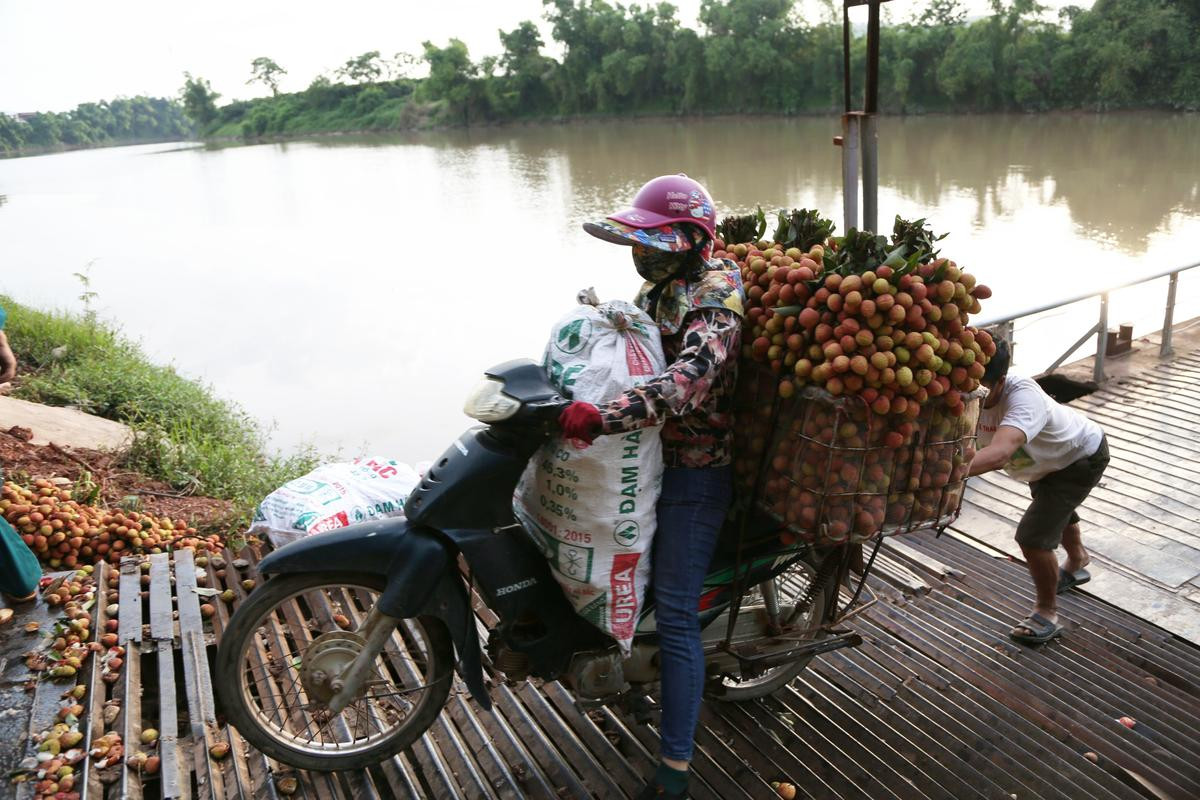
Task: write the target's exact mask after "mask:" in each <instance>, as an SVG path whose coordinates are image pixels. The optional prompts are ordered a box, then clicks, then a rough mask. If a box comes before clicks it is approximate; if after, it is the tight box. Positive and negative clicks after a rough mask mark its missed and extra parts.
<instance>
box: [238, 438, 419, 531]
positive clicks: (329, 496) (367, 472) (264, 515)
mask: <svg viewBox="0 0 1200 800" xmlns="http://www.w3.org/2000/svg"><path fill="white" fill-rule="evenodd" d="M419 481H420V477H419V476H418V475H417V473H416V472H415V471H414V470H413V468H412V467H410V466H408V465H407V464H404V463H402V462H400V461H395V460H393V459H389V458H379V457H375V458H358V459H355V460H354V461H352V462H350V463H334V464H323V465H321V466H319V467H317V468H316V469H315V470H313V471H312V472H310V473H308V474H307V475H305V476H304V477H302V478H296V479H295V480H292V481H288V482H287V483H285V484H284V485H283V486H281V487H279V488H278V489H276V490H275V491H273V492H271V493H270V494H269V495H267V496H266V498H265V499H264V500H263V501H262V502H261V503H259V504H258V508H257V509H256V510H255V512H254V521H253V522H252V523H251V525H250V533H265V534H267V535H268V536H269V537H270V539H271V542H272V543H273V544H274V545H276V546H277V547H278V546H282V545H284V544H287V543H288V542H290V541H293V540H295V539H299V538H301V537H303V536H308V535H309V534H313V533H320V532H321V531H329V530H333V529H334V528H342V527H345V526H346V525H353V524H354V523H356V522H365V521H367V520H372V519H380V518H383V517H398V516H402V515H403V514H404V501H405V500H406V499H407V498H408V495H409V492H411V491H412V490H413V487H414V486H416V485H417V483H418V482H419Z"/></svg>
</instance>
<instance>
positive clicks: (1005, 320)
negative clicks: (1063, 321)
mask: <svg viewBox="0 0 1200 800" xmlns="http://www.w3.org/2000/svg"><path fill="white" fill-rule="evenodd" d="M1196 267H1200V261H1197V262H1196V263H1194V264H1188V265H1186V266H1182V267H1171V268H1168V269H1163V270H1159V271H1157V272H1151V273H1149V274H1146V275H1142V276H1140V277H1138V278H1135V279H1133V280H1131V281H1126V282H1124V283H1119V284H1116V285H1114V286H1109V287H1108V288H1107V289H1101V290H1099V291H1094V292H1088V293H1086V294H1080V295H1076V296H1075V297H1068V298H1066V299H1063V300H1056V301H1054V302H1052V303H1046V304H1044V305H1040V306H1034V307H1033V308H1028V309H1025V310H1023V311H1017V312H1015V313H1011V314H1004V315H1001V316H994V317H986V316H985V317H983V318H981V319H979V320H972V323H973V324H974V325H975V326H976V327H978V328H998V329H999V330H1000V334H1001V335H1002V336H1003V337H1004V338H1006V339H1008V340H1009V341H1010V342H1011V341H1012V336H1013V323H1014V322H1015V321H1016V320H1018V319H1021V318H1023V317H1030V316H1033V315H1034V314H1041V313H1042V312H1044V311H1050V310H1052V309H1055V308H1061V307H1063V306H1069V305H1072V304H1073V303H1078V302H1081V301H1083V300H1088V299H1090V298H1093V297H1099V298H1100V319H1099V320H1098V321H1097V322H1096V324H1095V325H1093V326H1092V327H1091V328H1089V329H1088V331H1087V332H1086V333H1084V334H1083V336H1080V337H1079V339H1078V340H1076V342H1075V343H1074V344H1072V345H1071V346H1070V347H1068V348H1067V349H1066V351H1065V352H1064V353H1063V354H1062V355H1061V356H1059V357H1058V359H1057V360H1055V362H1054V363H1053V364H1051V365H1050V367H1049V369H1047V370H1046V372H1047V373H1050V372H1054V370H1056V369H1058V368H1059V367H1060V366H1062V363H1063V362H1064V361H1066V360H1067V359H1068V358H1070V356H1071V354H1072V353H1074V352H1075V350H1076V349H1078V348H1079V347H1080V346H1081V345H1083V344H1084V343H1085V342H1087V340H1088V338H1090V337H1091V336H1092V335H1093V334H1095V336H1096V359H1095V363H1094V365H1093V368H1092V379H1093V380H1094V381H1095V382H1096V383H1101V382H1102V381H1103V380H1104V379H1105V375H1104V358H1105V355H1106V354H1107V350H1108V335H1107V334H1108V295H1109V294H1110V293H1112V292H1115V291H1119V290H1120V289H1126V288H1128V287H1130V286H1136V285H1138V284H1140V283H1146V282H1147V281H1153V280H1158V279H1159V278H1163V277H1168V276H1169V278H1170V280H1169V281H1168V283H1167V305H1166V310H1165V313H1164V314H1163V327H1162V344H1160V345H1159V350H1158V354H1159V356H1160V357H1166V356H1169V355H1170V354H1171V353H1172V352H1173V350H1172V348H1171V327H1172V325H1173V324H1174V318H1175V291H1176V288H1177V287H1178V285H1179V273H1181V272H1187V271H1188V270H1189V269H1195V268H1196Z"/></svg>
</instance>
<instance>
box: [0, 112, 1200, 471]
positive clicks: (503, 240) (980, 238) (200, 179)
mask: <svg viewBox="0 0 1200 800" xmlns="http://www.w3.org/2000/svg"><path fill="white" fill-rule="evenodd" d="M879 128H880V132H879V135H880V145H879V151H880V165H881V166H880V184H881V189H880V219H881V220H888V221H890V220H891V219H892V217H893V215H895V214H900V215H902V216H905V217H909V218H915V217H921V216H924V217H927V218H928V219H929V220H930V221H931V223H932V224H933V226H934V227H935V229H936V230H938V231H949V232H950V233H951V235H950V236H949V237H948V238H947V239H945V240H944V241H943V242H942V244H943V252H944V254H946V255H948V256H951V257H952V258H954V259H955V260H957V261H958V262H959V263H960V264H962V265H964V266H966V267H967V268H968V269H969V270H971V271H972V272H974V273H975V274H976V275H977V276H978V277H979V278H980V280H981V281H983V282H985V283H988V284H990V285H991V286H992V287H993V288H994V290H995V296H994V297H993V298H992V299H991V300H990V301H988V302H987V304H986V306H985V314H992V313H993V312H996V313H999V312H1004V311H1010V310H1012V311H1016V310H1020V309H1022V308H1028V307H1030V306H1033V305H1037V304H1040V303H1041V302H1044V301H1051V300H1054V299H1057V298H1062V297H1066V296H1069V295H1074V294H1078V293H1080V292H1081V291H1083V290H1085V289H1088V288H1092V287H1095V288H1102V287H1104V286H1105V285H1110V284H1114V283H1117V282H1121V281H1123V280H1126V279H1132V278H1134V277H1136V276H1137V275H1139V274H1142V273H1146V272H1150V271H1153V270H1157V269H1161V268H1164V267H1169V266H1172V265H1175V264H1180V265H1182V264H1185V263H1191V262H1194V261H1197V260H1200V115H1167V114H1122V115H1080V116H1073V115H1046V116H972V117H937V116H931V117H913V118H885V119H883V120H881V123H880V126H879ZM838 132H839V122H838V120H837V118H835V117H830V118H805V119H772V118H762V119H759V118H754V119H729V118H726V119H712V120H701V121H690V120H689V121H675V122H613V123H603V124H588V125H567V126H540V127H509V128H498V129H488V130H472V131H453V132H442V133H431V134H421V135H406V136H392V137H387V138H372V139H355V138H343V137H339V138H328V139H321V140H317V141H311V142H289V143H286V144H260V145H252V146H242V147H223V148H211V147H204V146H200V145H191V144H186V145H179V144H169V145H153V146H140V147H125V148H112V149H104V150H91V151H81V152H74V153H64V154H58V155H49V156H40V157H34V158H22V159H13V160H6V161H0V293H5V294H8V295H10V296H12V297H14V298H16V299H18V300H20V301H22V302H25V303H28V304H32V305H36V306H41V307H62V308H73V309H79V308H80V303H79V301H78V300H77V296H78V295H79V293H80V290H81V287H80V285H79V282H78V280H77V279H76V278H74V277H73V276H72V274H73V273H75V272H79V271H83V270H85V269H86V270H88V274H89V275H90V278H91V284H92V289H93V290H94V291H95V292H97V293H98V297H97V299H96V301H95V303H96V307H97V309H98V310H99V312H100V313H101V314H102V315H103V316H104V317H106V318H108V319H110V320H112V321H114V322H116V323H117V324H119V325H120V326H121V327H122V328H123V329H124V331H125V332H126V333H127V334H129V335H130V336H132V337H134V338H136V339H139V340H141V341H142V343H143V345H144V347H145V349H146V350H147V352H148V353H149V354H150V355H151V356H152V357H153V358H155V359H157V360H160V361H162V362H169V363H173V364H175V366H176V367H177V368H178V369H179V370H180V371H181V372H182V373H184V374H186V375H189V376H193V377H197V378H200V379H202V380H204V381H206V382H209V383H211V384H212V385H213V386H215V387H216V389H217V391H218V392H219V393H220V394H222V395H223V396H226V397H229V398H232V399H234V400H236V401H238V402H239V403H241V404H242V405H243V406H244V407H245V408H246V409H247V410H248V411H249V412H250V413H251V414H253V415H254V416H256V417H258V418H260V419H262V420H264V421H266V422H268V423H273V424H274V426H275V431H274V434H273V440H274V442H275V443H276V444H278V445H279V446H280V447H284V448H286V447H291V446H294V445H295V444H297V443H299V442H305V441H307V442H311V443H314V444H316V445H317V446H318V447H320V448H321V449H322V450H325V451H327V452H333V451H335V450H339V449H340V450H341V452H342V454H343V455H347V456H349V455H355V454H358V453H360V452H369V453H371V454H382V455H386V456H390V457H395V458H400V459H403V460H408V461H417V460H421V459H425V458H432V457H434V456H435V455H436V454H437V453H439V452H440V451H441V450H442V449H443V448H444V447H445V446H446V444H447V443H448V442H449V440H450V439H451V438H452V437H453V436H455V435H456V434H457V433H458V432H459V431H460V430H461V429H462V428H463V427H464V426H465V425H466V424H467V422H468V421H467V419H466V418H465V417H464V416H463V415H462V413H461V411H460V408H461V403H462V400H463V398H464V396H465V395H466V394H467V392H468V391H469V390H470V388H471V387H472V386H473V384H474V383H475V381H476V380H477V378H478V375H479V373H480V371H481V370H482V369H483V368H485V367H487V366H488V365H490V364H493V363H496V362H499V361H503V360H506V359H509V358H513V357H519V356H533V357H536V356H538V355H539V354H540V351H541V348H542V347H543V345H544V342H545V338H546V335H547V332H548V329H549V327H550V325H551V324H552V323H553V322H554V320H555V319H557V318H558V317H559V316H561V315H562V314H563V313H565V312H566V311H568V310H569V309H570V307H571V305H572V304H573V302H574V297H575V294H576V291H577V290H578V289H580V288H583V287H586V286H595V287H596V289H597V291H598V292H599V294H600V295H601V297H603V298H617V297H622V298H627V297H629V296H630V295H632V294H633V292H634V291H635V289H636V288H637V285H638V279H637V277H636V274H635V273H634V272H633V270H632V267H631V265H630V263H629V260H628V254H627V251H625V250H624V249H623V248H618V247H615V246H612V245H607V244H605V243H603V242H600V241H598V240H595V239H593V238H592V237H590V236H588V235H587V234H585V233H584V232H583V231H582V230H581V229H580V223H581V222H583V221H584V220H587V219H589V218H592V217H598V216H603V215H604V214H605V213H607V212H609V211H611V210H615V209H616V208H617V207H619V206H621V205H622V204H623V203H625V202H627V201H628V199H629V198H630V197H631V196H632V194H633V192H634V191H635V190H636V189H637V187H638V186H639V185H640V184H641V182H642V181H644V180H645V179H647V178H649V177H652V176H654V175H656V174H660V173H664V172H676V171H683V172H686V173H688V174H689V175H692V176H693V177H696V178H698V179H699V180H701V181H702V182H704V183H705V184H706V185H707V186H708V188H709V189H710V191H711V192H712V193H713V195H714V197H715V198H716V201H717V204H718V210H719V213H722V214H724V213H727V212H731V211H741V210H745V209H747V208H752V207H754V206H755V205H758V204H762V205H763V207H764V208H766V209H775V208H780V207H788V208H791V207H802V206H806V207H816V208H820V209H822V210H823V211H824V212H825V213H826V215H827V216H830V217H832V218H833V219H835V220H836V221H838V223H839V229H840V228H841V172H840V151H839V150H838V149H837V148H836V147H834V146H833V145H832V138H833V136H834V135H836V134H837V133H838ZM886 227H887V228H888V229H889V230H890V222H888V223H887V225H886ZM89 264H90V267H89V266H88V265H89ZM1197 272H1200V270H1197ZM1198 287H1200V277H1198V276H1194V275H1185V276H1184V277H1183V278H1182V279H1181V282H1180V292H1179V297H1180V308H1179V310H1178V312H1177V319H1183V318H1188V317H1190V316H1195V315H1197V314H1200V291H1197V288H1198ZM1164 298H1165V283H1164V282H1162V281H1159V282H1156V283H1154V284H1150V285H1147V286H1146V287H1144V288H1142V289H1140V290H1131V291H1128V292H1123V293H1121V294H1119V295H1116V296H1114V298H1113V306H1112V311H1111V316H1110V320H1111V321H1112V322H1113V324H1115V323H1117V322H1120V321H1131V322H1133V323H1134V325H1135V333H1136V334H1138V335H1142V334H1145V333H1150V332H1152V331H1154V330H1157V329H1158V328H1159V327H1160V326H1159V322H1160V321H1161V318H1162V310H1163V302H1164ZM1097 311H1098V303H1097V301H1094V300H1093V301H1091V302H1088V303H1081V304H1078V305H1077V306H1073V307H1071V308H1069V309H1067V310H1065V311H1058V312H1053V313H1051V314H1048V315H1044V316H1042V317H1039V318H1036V319H1034V320H1027V321H1025V322H1023V323H1021V324H1020V325H1019V326H1018V330H1017V343H1018V347H1017V369H1020V370H1023V371H1027V372H1033V371H1036V370H1038V369H1040V368H1042V367H1044V366H1045V365H1046V364H1048V363H1049V362H1050V361H1051V360H1053V359H1054V358H1055V357H1056V356H1057V355H1058V353H1059V352H1060V351H1061V350H1063V349H1065V348H1066V346H1067V345H1069V344H1070V343H1071V342H1072V341H1074V340H1075V339H1077V338H1078V337H1079V335H1080V334H1081V333H1082V332H1083V331H1084V330H1086V329H1087V327H1088V326H1089V325H1091V324H1093V323H1094V321H1095V319H1096V314H1097Z"/></svg>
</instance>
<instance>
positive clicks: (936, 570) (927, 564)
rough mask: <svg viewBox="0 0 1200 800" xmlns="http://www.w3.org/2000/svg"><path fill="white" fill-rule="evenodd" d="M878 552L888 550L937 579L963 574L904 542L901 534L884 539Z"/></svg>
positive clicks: (959, 576)
mask: <svg viewBox="0 0 1200 800" xmlns="http://www.w3.org/2000/svg"><path fill="white" fill-rule="evenodd" d="M880 552H890V554H891V555H894V556H895V557H897V558H900V559H903V560H904V561H907V562H908V563H909V564H911V565H913V566H915V567H917V568H919V569H922V570H924V571H925V572H927V573H929V574H930V575H931V576H933V577H934V578H937V579H938V580H944V579H945V578H947V577H953V578H959V579H961V578H962V577H963V574H962V573H961V572H959V571H958V570H956V569H954V568H952V567H948V566H946V565H945V564H943V563H942V562H940V561H938V560H937V559H936V558H933V557H932V556H929V555H926V554H925V553H922V552H921V551H920V550H917V549H916V548H914V547H913V546H911V545H909V544H906V543H905V541H904V537H903V536H892V537H889V538H887V539H885V540H884V543H883V547H882V548H880Z"/></svg>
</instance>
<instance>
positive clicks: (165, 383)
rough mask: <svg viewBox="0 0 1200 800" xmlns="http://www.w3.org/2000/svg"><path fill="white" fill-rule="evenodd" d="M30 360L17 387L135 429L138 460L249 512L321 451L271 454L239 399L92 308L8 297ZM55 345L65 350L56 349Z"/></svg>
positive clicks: (14, 335) (138, 465)
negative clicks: (163, 362) (159, 358)
mask: <svg viewBox="0 0 1200 800" xmlns="http://www.w3.org/2000/svg"><path fill="white" fill-rule="evenodd" d="M0 305H3V306H4V308H5V309H6V310H8V312H9V318H8V324H7V332H8V335H9V339H10V341H11V342H12V346H13V350H14V352H16V353H17V357H18V358H19V359H20V361H21V364H22V366H23V370H22V377H21V382H20V386H19V387H18V389H17V396H19V397H22V398H24V399H27V400H32V401H34V402H40V403H47V404H50V405H71V406H76V407H78V408H81V409H83V410H85V411H88V412H90V413H92V414H97V415H99V416H102V417H107V418H109V419H115V420H118V421H120V422H125V423H127V424H129V425H130V426H132V427H133V428H134V430H135V431H136V437H135V444H134V446H133V448H132V450H131V452H130V453H129V455H128V456H127V462H128V465H129V467H130V468H132V469H136V470H139V471H141V472H144V473H146V474H148V475H151V476H153V477H158V478H161V479H163V480H166V481H168V482H169V483H171V485H173V486H175V487H176V488H178V489H183V490H190V491H194V492H196V493H197V494H204V495H208V496H212V497H220V498H227V499H230V500H233V501H234V502H235V503H236V504H237V505H238V508H239V510H240V511H241V512H243V513H248V512H249V511H250V510H251V509H252V508H253V506H254V504H255V503H257V502H258V500H260V499H261V498H262V497H263V496H265V495H266V494H267V493H268V492H270V491H272V490H273V489H275V488H277V487H278V486H281V485H282V484H283V483H285V482H287V481H288V480H291V479H292V478H295V477H297V476H299V475H302V474H303V473H305V472H307V471H308V470H310V469H312V467H313V466H315V464H316V458H315V453H313V452H312V451H310V450H304V451H301V452H298V453H295V454H292V455H288V456H279V455H269V454H268V449H267V441H266V431H265V430H264V429H263V428H262V426H261V425H260V424H259V423H258V422H256V421H255V420H253V419H251V418H250V417H249V416H247V415H246V413H245V412H244V411H242V410H241V409H240V408H239V407H238V406H236V405H235V404H233V403H231V402H229V401H226V400H222V399H220V398H217V397H215V396H214V395H213V394H212V391H211V389H209V388H208V387H206V386H204V385H202V384H200V383H197V382H196V381H193V380H189V379H187V378H185V377H183V376H181V375H179V374H178V373H176V372H175V370H174V369H172V368H171V367H162V366H157V365H155V364H152V363H150V361H149V360H148V359H147V358H146V356H145V354H144V353H142V351H141V349H140V348H139V347H138V345H137V344H135V343H133V342H131V341H129V340H128V339H126V338H125V337H123V336H122V335H120V333H119V332H118V331H117V330H116V329H114V328H113V327H111V326H109V325H106V324H104V323H102V322H98V321H96V320H95V319H94V318H89V317H87V316H79V315H74V314H67V313H60V312H43V311H36V310H33V309H29V308H26V307H24V306H21V305H18V304H16V303H13V302H12V301H10V300H9V299H8V298H5V297H0ZM57 348H64V349H61V350H58V356H56V355H55V354H54V351H55V350H56V349H57Z"/></svg>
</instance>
